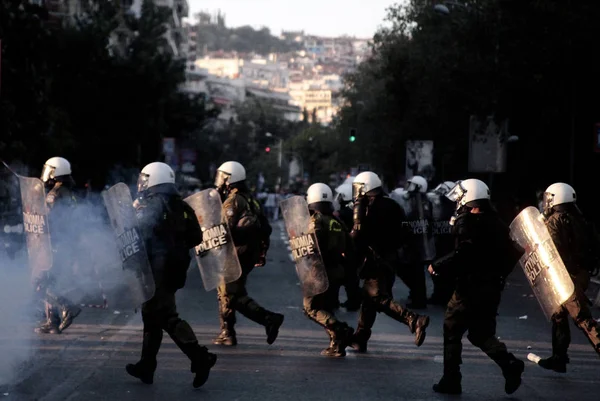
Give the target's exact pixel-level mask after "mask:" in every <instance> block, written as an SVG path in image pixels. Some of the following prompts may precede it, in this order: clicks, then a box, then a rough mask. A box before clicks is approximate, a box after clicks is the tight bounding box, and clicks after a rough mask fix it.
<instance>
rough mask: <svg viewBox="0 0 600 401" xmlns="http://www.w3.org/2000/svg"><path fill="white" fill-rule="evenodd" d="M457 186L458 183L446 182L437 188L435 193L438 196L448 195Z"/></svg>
mask: <svg viewBox="0 0 600 401" xmlns="http://www.w3.org/2000/svg"><path fill="white" fill-rule="evenodd" d="M455 185H456V183H455V182H453V181H444V182H442V183H441V184H440V185H438V186H437V187H435V189H434V190H433V192H435V193H437V194H438V195H446V194H447V193H448V192H450V190H451V189H452V188H454V186H455Z"/></svg>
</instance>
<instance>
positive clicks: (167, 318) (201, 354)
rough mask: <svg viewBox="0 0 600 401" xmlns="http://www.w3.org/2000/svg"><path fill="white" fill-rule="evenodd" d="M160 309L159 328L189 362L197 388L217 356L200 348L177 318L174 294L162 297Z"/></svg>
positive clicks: (192, 334) (185, 326)
mask: <svg viewBox="0 0 600 401" xmlns="http://www.w3.org/2000/svg"><path fill="white" fill-rule="evenodd" d="M160 307H161V316H162V322H161V326H162V328H163V329H164V330H165V331H166V332H167V334H169V336H170V337H171V339H172V340H173V342H174V343H175V344H176V345H177V346H178V347H179V349H180V350H181V351H182V352H183V353H184V354H185V355H186V356H187V357H188V358H189V360H190V361H191V363H192V367H191V371H192V373H195V374H196V377H195V379H194V387H195V388H198V387H200V386H202V385H203V384H204V383H205V382H206V380H207V379H208V374H209V372H210V369H211V368H212V367H213V366H214V364H215V363H216V361H217V356H216V355H215V354H212V353H210V352H208V349H207V348H206V347H203V346H200V344H199V343H198V339H197V338H196V335H195V334H194V331H193V330H192V328H191V327H190V325H189V324H188V322H186V321H185V320H183V319H181V318H180V317H179V314H178V313H177V305H176V303H175V293H174V292H172V293H165V294H164V295H163V296H162V298H161V306H160Z"/></svg>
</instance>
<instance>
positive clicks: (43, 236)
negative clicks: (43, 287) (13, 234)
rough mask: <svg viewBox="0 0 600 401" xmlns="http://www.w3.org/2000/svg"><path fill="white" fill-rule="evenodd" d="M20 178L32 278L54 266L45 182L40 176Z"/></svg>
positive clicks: (24, 225) (24, 227)
mask: <svg viewBox="0 0 600 401" xmlns="http://www.w3.org/2000/svg"><path fill="white" fill-rule="evenodd" d="M18 178H19V186H20V187H21V202H22V210H23V229H24V232H25V236H26V238H27V254H28V258H29V268H30V269H31V276H32V278H34V279H35V278H37V277H39V276H40V274H42V273H43V272H45V271H48V270H50V268H51V267H52V244H51V242H50V231H49V227H48V208H47V206H46V191H45V190H44V183H43V182H42V180H40V179H39V178H34V177H22V176H18Z"/></svg>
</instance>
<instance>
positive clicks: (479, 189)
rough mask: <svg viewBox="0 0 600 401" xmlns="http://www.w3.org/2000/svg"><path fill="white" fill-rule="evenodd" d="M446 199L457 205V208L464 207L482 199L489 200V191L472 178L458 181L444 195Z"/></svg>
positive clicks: (480, 182) (479, 181) (483, 184)
mask: <svg viewBox="0 0 600 401" xmlns="http://www.w3.org/2000/svg"><path fill="white" fill-rule="evenodd" d="M446 198H448V199H450V200H451V201H452V202H456V203H457V207H460V206H464V205H466V204H467V203H469V202H473V201H476V200H482V199H488V200H489V199H490V189H489V188H488V186H487V185H486V184H485V182H483V181H481V180H477V179H474V178H471V179H468V180H463V181H458V183H457V184H456V185H455V186H454V188H452V189H451V190H450V192H448V193H447V194H446Z"/></svg>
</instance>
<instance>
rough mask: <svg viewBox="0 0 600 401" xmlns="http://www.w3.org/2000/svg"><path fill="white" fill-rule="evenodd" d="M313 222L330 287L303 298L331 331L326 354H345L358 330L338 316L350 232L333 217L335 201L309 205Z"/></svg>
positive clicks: (314, 316)
mask: <svg viewBox="0 0 600 401" xmlns="http://www.w3.org/2000/svg"><path fill="white" fill-rule="evenodd" d="M309 208H310V211H311V223H312V224H313V225H314V228H315V234H316V236H317V242H318V243H319V249H320V251H321V256H322V258H323V263H324V264H325V269H326V271H327V279H328V281H329V287H328V288H327V290H326V291H325V292H324V293H322V294H318V295H315V296H313V297H305V298H304V299H303V306H304V314H305V315H306V316H307V317H308V318H309V319H311V320H312V321H314V322H315V323H317V324H318V325H320V326H322V327H323V328H325V330H326V331H327V334H328V335H329V339H330V343H329V347H328V348H327V349H325V350H323V352H321V354H322V355H326V356H333V357H342V356H345V355H346V347H347V346H348V345H350V341H351V338H352V333H353V332H354V330H353V329H352V328H351V327H349V326H348V325H347V324H346V323H345V322H342V321H340V320H338V318H337V317H336V316H335V313H334V309H335V307H336V302H337V296H338V293H339V289H340V285H341V283H342V281H343V279H344V268H343V266H342V262H343V260H342V259H343V257H342V255H343V254H344V252H345V251H346V248H347V244H346V237H347V233H346V231H345V230H344V228H343V226H342V223H341V222H339V221H338V220H336V219H335V217H333V214H332V213H333V210H331V203H326V202H317V203H314V204H311V205H309Z"/></svg>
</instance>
